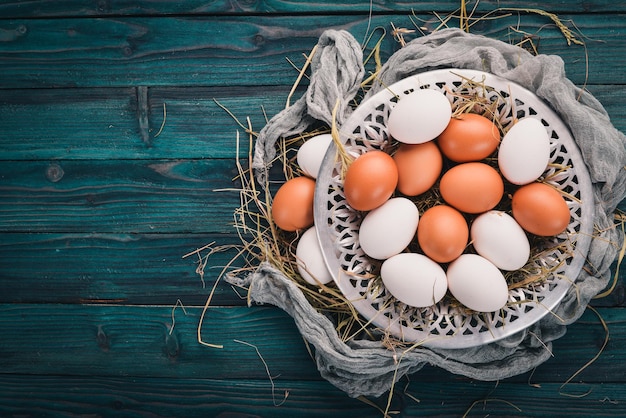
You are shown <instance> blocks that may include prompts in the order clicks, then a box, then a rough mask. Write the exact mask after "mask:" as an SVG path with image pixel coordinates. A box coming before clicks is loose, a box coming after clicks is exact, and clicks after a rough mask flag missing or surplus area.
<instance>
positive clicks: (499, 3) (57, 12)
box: [0, 0, 625, 18]
mask: <svg viewBox="0 0 626 418" xmlns="http://www.w3.org/2000/svg"><path fill="white" fill-rule="evenodd" d="M467 7H468V9H469V10H471V9H472V8H473V7H474V4H473V2H470V1H468V6H467ZM509 7H517V8H521V7H523V8H537V9H544V10H548V11H550V12H553V13H556V12H560V13H571V12H572V11H580V12H603V11H618V10H622V11H623V10H625V9H624V5H623V4H622V3H615V2H612V1H607V0H587V1H583V0H576V1H567V0H556V1H551V2H550V4H549V7H547V5H546V3H545V2H542V1H537V0H526V1H520V0H482V1H480V2H479V3H478V5H477V11H479V12H487V11H492V10H494V9H497V8H509ZM370 8H371V9H372V11H373V12H375V13H380V12H390V11H398V10H407V11H410V10H411V9H413V10H415V11H419V12H424V13H428V12H439V13H445V12H448V13H451V12H455V11H456V10H458V8H459V5H458V4H457V3H456V2H441V1H420V2H414V1H394V2H393V3H391V2H385V1H380V0H378V1H372V2H369V1H365V0H359V1H351V2H337V1H329V0H317V1H314V2H312V1H311V2H310V1H305V0H291V1H285V0H257V1H253V0H229V1H225V0H214V1H206V0H193V1H185V2H165V3H163V2H159V1H155V0H141V1H128V0H123V1H115V0H99V1H97V2H93V3H85V2H81V1H76V0H71V1H63V2H48V1H45V0H33V1H30V2H29V7H25V6H24V4H22V3H20V2H19V1H12V2H9V1H7V2H4V3H3V4H2V5H0V15H2V16H3V17H5V18H18V17H19V18H22V17H59V16H60V17H63V16H111V15H127V16H132V15H150V16H166V15H170V14H185V15H203V14H256V13H289V14H302V13H329V12H334V13H337V12H341V13H351V14H358V13H360V14H363V13H368V12H369V10H370Z"/></svg>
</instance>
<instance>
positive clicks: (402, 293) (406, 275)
mask: <svg viewBox="0 0 626 418" xmlns="http://www.w3.org/2000/svg"><path fill="white" fill-rule="evenodd" d="M380 277H381V279H382V280H383V283H384V285H385V288H386V289H387V290H388V291H389V292H390V293H391V294H392V295H393V296H394V297H395V298H396V299H398V300H399V301H400V302H403V303H406V304H407V305H409V306H414V307H417V308H425V307H427V306H431V305H434V304H435V303H437V302H439V301H440V300H441V299H442V298H443V297H444V296H445V294H446V291H447V290H448V280H447V278H446V273H445V271H444V270H443V268H442V267H441V266H440V265H439V264H437V263H435V262H434V261H433V260H431V259H430V258H428V257H426V256H425V255H422V254H414V253H402V254H398V255H394V256H393V257H391V258H389V259H387V260H385V261H384V262H383V264H382V266H381V268H380Z"/></svg>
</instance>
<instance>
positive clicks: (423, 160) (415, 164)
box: [393, 141, 443, 196]
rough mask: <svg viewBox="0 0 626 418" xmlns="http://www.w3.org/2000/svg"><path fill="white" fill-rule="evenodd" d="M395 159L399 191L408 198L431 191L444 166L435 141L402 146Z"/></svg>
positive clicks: (394, 156)
mask: <svg viewBox="0 0 626 418" xmlns="http://www.w3.org/2000/svg"><path fill="white" fill-rule="evenodd" d="M393 159H394V161H395V162H396V166H398V191H399V192H400V193H402V194H404V195H406V196H417V195H419V194H422V193H424V192H425V191H427V190H428V189H430V188H431V187H432V186H433V184H435V182H436V181H437V179H438V178H439V175H440V174H441V168H442V166H443V157H442V156H441V151H439V148H438V147H437V145H436V144H435V143H434V142H433V141H428V142H424V143H423V144H402V145H400V147H399V148H398V150H397V151H396V152H395V154H394V155H393Z"/></svg>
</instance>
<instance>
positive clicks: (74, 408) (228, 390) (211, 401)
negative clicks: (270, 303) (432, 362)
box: [0, 375, 380, 418]
mask: <svg viewBox="0 0 626 418" xmlns="http://www.w3.org/2000/svg"><path fill="white" fill-rule="evenodd" d="M275 386H276V387H275V391H274V394H272V388H271V383H270V381H269V379H266V380H257V381H254V380H240V381H238V380H226V379H221V380H217V379H202V378H196V379H187V378H184V377H181V378H176V377H172V378H169V379H151V378H137V377H133V378H126V379H124V378H102V377H68V376H19V377H17V376H6V375H5V376H0V390H1V392H2V393H0V414H2V415H3V416H48V415H51V414H59V415H63V416H85V415H92V414H93V416H115V417H137V416H159V417H166V416H169V417H177V416H205V417H217V416H220V417H235V416H236V417H242V416H246V417H252V416H254V417H287V418H291V417H294V416H297V417H320V416H324V417H341V416H343V417H345V416H346V415H350V416H352V414H358V416H359V417H364V418H367V417H372V418H374V417H380V413H379V412H378V411H377V410H376V409H374V408H373V407H371V406H369V405H367V404H365V403H364V402H361V401H359V400H357V399H352V398H349V397H348V396H347V395H346V394H344V393H343V392H341V391H339V390H337V389H336V388H334V387H333V386H332V385H331V384H330V383H328V382H326V381H308V382H303V381H285V380H284V379H280V378H276V383H275ZM285 391H288V395H287V398H286V399H285ZM275 404H276V405H275ZM277 405H278V406H277Z"/></svg>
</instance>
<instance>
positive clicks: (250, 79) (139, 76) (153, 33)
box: [0, 12, 626, 88]
mask: <svg viewBox="0 0 626 418" xmlns="http://www.w3.org/2000/svg"><path fill="white" fill-rule="evenodd" d="M418 17H419V18H420V19H422V20H423V21H424V22H423V26H424V27H426V28H427V31H428V30H434V29H436V28H437V27H438V26H439V25H440V21H439V19H438V18H436V17H434V16H433V15H421V16H418ZM413 19H415V18H413ZM562 19H563V20H570V19H571V20H574V21H575V22H576V27H577V28H578V29H579V30H580V31H581V32H582V33H583V34H584V35H585V40H586V43H587V45H588V47H587V49H586V50H585V49H584V48H582V47H580V46H572V47H568V46H567V43H566V40H565V39H564V37H563V35H562V34H561V33H560V32H559V31H558V30H556V29H555V28H554V27H553V23H552V21H551V20H550V19H548V18H546V17H543V16H538V15H535V14H533V15H528V16H524V17H523V19H522V18H521V17H518V16H517V15H514V16H510V17H508V18H503V19H494V20H484V21H481V22H479V23H477V24H476V26H475V27H474V31H475V32H476V33H480V34H484V35H486V36H489V37H492V38H495V39H501V40H505V41H512V42H518V41H519V40H521V38H522V35H521V34H519V33H516V32H514V31H512V29H511V27H514V28H519V29H521V30H523V31H525V32H528V33H531V34H538V35H539V36H540V38H541V40H540V52H542V53H544V54H557V53H558V54H559V55H560V56H561V57H562V58H563V60H564V62H565V66H566V71H567V74H568V76H569V77H570V78H571V79H572V80H573V81H574V82H575V83H577V84H582V83H583V82H584V81H585V80H586V79H587V75H589V77H588V80H587V81H588V82H589V83H592V84H595V83H604V84H613V83H615V84H620V83H623V82H624V80H623V77H621V75H620V74H621V73H620V71H619V70H620V69H621V68H622V67H624V65H625V64H626V63H625V62H624V58H623V54H620V53H619V51H624V50H625V49H626V40H624V38H623V37H622V36H620V35H619V34H620V33H622V32H623V31H624V29H625V27H626V23H625V20H624V19H623V18H622V17H621V16H620V15H618V14H589V15H584V16H578V17H576V16H573V15H563V16H562ZM390 21H391V22H393V23H394V24H395V25H396V26H397V27H403V28H411V27H414V24H413V23H412V21H411V19H410V16H409V14H408V12H407V13H401V14H397V15H385V16H374V17H373V18H372V19H371V21H370V20H369V19H368V18H367V16H354V15H311V16H288V17H267V16H263V15H261V16H255V17H253V18H245V17H236V16H233V17H231V16H228V17H211V16H206V17H205V16H202V17H163V18H160V19H158V20H157V19H148V18H141V17H133V18H122V17H120V18H111V19H89V18H76V19H55V20H49V19H36V20H6V21H2V23H1V25H0V29H2V30H4V31H5V33H13V35H10V36H9V35H7V36H6V39H5V41H4V42H2V48H1V49H0V71H2V73H3V74H4V77H3V79H2V82H1V83H0V88H24V87H94V86H116V87H128V86H137V85H144V86H155V85H178V86H192V85H193V86H258V85H265V86H276V85H283V86H284V85H291V84H292V82H293V69H292V68H291V67H289V66H286V65H285V64H284V62H285V57H290V58H292V59H297V58H298V57H301V56H302V54H303V53H308V52H309V51H310V50H311V48H312V47H313V45H315V43H316V42H317V39H318V37H319V35H320V34H321V33H322V32H323V31H324V30H326V29H344V30H348V31H350V32H351V33H352V34H353V35H354V36H355V37H356V38H357V39H358V40H362V39H364V38H365V33H366V31H367V29H368V28H375V27H378V26H381V27H385V28H388V30H390ZM451 25H453V24H452V23H451ZM453 26H454V25H453ZM382 47H383V48H382V51H383V54H382V56H381V58H382V60H383V61H384V60H385V59H386V58H387V57H388V56H389V54H391V53H392V52H393V51H394V50H395V49H396V48H398V44H397V43H394V41H393V40H392V38H391V36H387V37H386V38H385V40H384V42H383V44H382ZM585 52H588V63H589V65H588V68H587V66H586V64H585V63H586V53H585ZM95 63H97V65H93V64H95ZM260 80H262V81H260Z"/></svg>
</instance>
